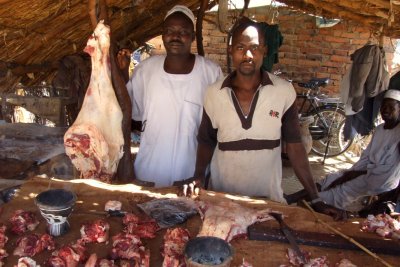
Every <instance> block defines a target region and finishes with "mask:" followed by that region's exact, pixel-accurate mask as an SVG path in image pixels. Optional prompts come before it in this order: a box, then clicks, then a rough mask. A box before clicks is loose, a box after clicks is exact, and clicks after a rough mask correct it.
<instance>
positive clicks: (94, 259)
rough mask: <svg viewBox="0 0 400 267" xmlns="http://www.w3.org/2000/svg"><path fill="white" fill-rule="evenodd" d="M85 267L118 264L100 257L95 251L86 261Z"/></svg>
mask: <svg viewBox="0 0 400 267" xmlns="http://www.w3.org/2000/svg"><path fill="white" fill-rule="evenodd" d="M85 267H117V265H115V264H114V261H112V260H107V259H98V258H97V255H96V253H93V254H91V255H90V257H89V259H88V260H87V261H86V263H85Z"/></svg>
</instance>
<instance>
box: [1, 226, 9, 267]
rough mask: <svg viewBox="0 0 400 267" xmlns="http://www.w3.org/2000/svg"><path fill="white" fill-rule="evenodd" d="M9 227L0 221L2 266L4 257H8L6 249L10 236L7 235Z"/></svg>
mask: <svg viewBox="0 0 400 267" xmlns="http://www.w3.org/2000/svg"><path fill="white" fill-rule="evenodd" d="M6 230H7V227H6V226H5V225H4V224H1V223H0V266H3V261H2V260H3V259H4V258H6V257H8V254H7V251H6V250H5V249H4V246H5V245H6V243H7V241H8V237H7V236H6Z"/></svg>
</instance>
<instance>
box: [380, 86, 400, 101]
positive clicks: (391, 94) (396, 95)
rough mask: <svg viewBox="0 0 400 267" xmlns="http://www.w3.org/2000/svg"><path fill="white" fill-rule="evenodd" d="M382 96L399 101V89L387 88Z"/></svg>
mask: <svg viewBox="0 0 400 267" xmlns="http://www.w3.org/2000/svg"><path fill="white" fill-rule="evenodd" d="M383 98H391V99H394V100H397V101H400V90H396V89H389V90H387V91H386V93H385V96H384V97H383Z"/></svg>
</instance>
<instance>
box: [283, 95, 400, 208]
mask: <svg viewBox="0 0 400 267" xmlns="http://www.w3.org/2000/svg"><path fill="white" fill-rule="evenodd" d="M380 112H381V116H382V119H383V120H384V121H385V123H383V124H380V125H379V126H378V127H377V128H376V129H375V133H374V135H373V137H372V139H371V142H370V144H369V145H368V147H367V149H366V150H365V151H364V152H363V153H362V155H361V157H360V160H359V161H358V162H356V163H355V164H354V165H353V167H351V168H350V169H349V170H347V171H340V172H337V173H333V174H329V175H328V176H327V177H326V178H325V179H324V180H323V181H322V183H321V184H320V192H319V197H320V199H321V200H323V201H324V202H326V203H327V204H330V205H333V206H335V207H336V208H339V209H343V210H347V211H351V212H358V211H360V210H361V209H362V208H363V206H362V203H361V200H362V198H363V197H365V196H373V195H378V194H381V193H383V192H387V191H390V190H393V189H395V188H396V187H397V186H398V185H399V180H400V123H399V122H400V91H399V90H388V91H387V92H386V94H385V96H384V99H383V102H382V106H381V109H380ZM304 196H305V192H302V191H300V192H297V193H294V194H292V195H289V196H287V197H286V199H287V201H288V202H289V203H293V202H296V201H297V200H299V199H300V198H301V197H304Z"/></svg>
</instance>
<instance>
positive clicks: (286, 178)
mask: <svg viewBox="0 0 400 267" xmlns="http://www.w3.org/2000/svg"><path fill="white" fill-rule="evenodd" d="M358 159H359V157H355V156H353V155H352V153H344V154H342V155H339V156H337V157H332V158H327V159H326V160H325V163H324V164H323V163H322V161H323V158H322V157H319V156H316V155H314V154H312V153H310V154H309V155H308V160H309V161H310V167H311V172H312V174H313V177H314V180H315V181H316V182H318V181H320V180H322V179H323V178H324V177H325V176H326V175H327V174H329V173H333V172H336V171H339V170H343V169H348V168H350V167H351V166H352V165H353V164H354V163H355V162H357V161H358ZM282 187H283V192H284V193H285V194H291V193H294V192H296V191H299V190H301V189H303V186H302V185H301V183H300V181H299V180H298V179H297V177H296V175H295V174H294V172H293V169H292V167H291V165H290V162H289V161H288V160H283V171H282Z"/></svg>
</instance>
